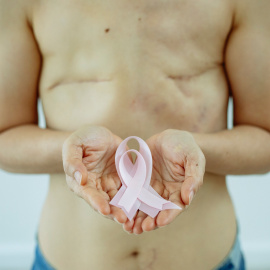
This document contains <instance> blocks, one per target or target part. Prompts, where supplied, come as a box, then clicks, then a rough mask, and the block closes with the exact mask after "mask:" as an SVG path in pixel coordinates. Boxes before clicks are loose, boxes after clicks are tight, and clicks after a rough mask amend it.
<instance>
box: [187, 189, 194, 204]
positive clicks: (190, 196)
mask: <svg viewBox="0 0 270 270" xmlns="http://www.w3.org/2000/svg"><path fill="white" fill-rule="evenodd" d="M193 197H194V191H193V190H192V191H191V192H190V194H189V201H188V205H190V203H191V201H192V199H193Z"/></svg>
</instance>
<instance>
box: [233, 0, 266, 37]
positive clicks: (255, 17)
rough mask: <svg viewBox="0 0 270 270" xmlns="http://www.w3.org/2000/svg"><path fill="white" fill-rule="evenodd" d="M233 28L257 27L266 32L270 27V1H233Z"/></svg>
mask: <svg viewBox="0 0 270 270" xmlns="http://www.w3.org/2000/svg"><path fill="white" fill-rule="evenodd" d="M234 24H235V27H240V26H241V27H244V26H245V27H250V28H253V27H255V28H256V27H258V26H260V30H262V31H264V30H266V29H267V30H268V32H269V27H270V1H269V0H236V1H235V17H234ZM258 30H259V29H258Z"/></svg>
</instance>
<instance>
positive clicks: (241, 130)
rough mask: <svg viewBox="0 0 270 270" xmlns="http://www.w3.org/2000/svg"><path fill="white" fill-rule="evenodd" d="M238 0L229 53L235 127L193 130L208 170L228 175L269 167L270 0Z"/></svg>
mask: <svg viewBox="0 0 270 270" xmlns="http://www.w3.org/2000/svg"><path fill="white" fill-rule="evenodd" d="M238 2H239V3H241V5H242V6H239V7H238V9H239V10H241V13H240V12H239V13H238V14H237V16H236V18H235V27H234V30H233V31H232V34H231V36H230V39H229V41H228V45H227V49H226V54H225V64H226V69H227V73H228V78H229V81H230V85H231V88H232V95H233V100H234V128H233V129H232V130H224V131H221V132H217V133H214V134H193V135H194V138H195V140H196V142H197V143H198V144H199V146H200V147H201V149H202V151H203V153H204V155H205V157H206V161H207V162H206V171H208V172H212V173H217V174H224V175H225V174H257V173H266V172H268V171H270V133H269V132H270V76H269V75H270V32H269V29H270V16H269V11H270V2H269V1H245V2H243V1H238ZM242 2H243V3H242Z"/></svg>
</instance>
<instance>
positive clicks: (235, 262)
mask: <svg viewBox="0 0 270 270" xmlns="http://www.w3.org/2000/svg"><path fill="white" fill-rule="evenodd" d="M227 269H231V270H238V269H245V262H244V256H243V253H242V251H241V245H240V240H239V225H238V223H237V231H236V236H235V240H234V243H233V246H232V248H231V250H230V252H229V254H228V255H227V256H226V257H225V258H224V259H223V260H222V262H221V263H220V264H219V265H218V266H217V267H216V268H215V269H214V270H227Z"/></svg>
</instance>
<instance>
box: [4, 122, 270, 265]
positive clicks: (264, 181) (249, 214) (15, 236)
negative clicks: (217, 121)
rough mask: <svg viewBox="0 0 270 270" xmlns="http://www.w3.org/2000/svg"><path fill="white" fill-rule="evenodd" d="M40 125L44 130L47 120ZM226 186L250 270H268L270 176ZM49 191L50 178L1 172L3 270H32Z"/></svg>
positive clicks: (237, 179)
mask: <svg viewBox="0 0 270 270" xmlns="http://www.w3.org/2000/svg"><path fill="white" fill-rule="evenodd" d="M230 120H231V119H229V121H230ZM40 121H41V122H40V123H41V126H44V125H45V123H44V119H40ZM227 183H228V188H229V191H230V193H231V196H232V199H233V201H234V205H235V210H236V213H237V217H238V221H239V225H240V240H241V244H242V247H243V250H244V254H245V257H246V260H247V266H248V270H269V269H270V215H269V213H270V196H269V192H270V174H266V175H252V176H229V177H228V180H227ZM47 190H48V176H47V175H21V174H10V173H7V172H3V171H1V170H0V269H1V270H13V269H14V270H15V269H16V270H17V269H18V270H19V269H20V270H26V269H30V265H31V263H32V260H33V257H34V245H35V239H34V236H35V233H36V230H37V226H38V221H39V215H40V211H41V208H42V205H43V202H44V200H45V197H46V193H47ZM198 270H199V269H198Z"/></svg>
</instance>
